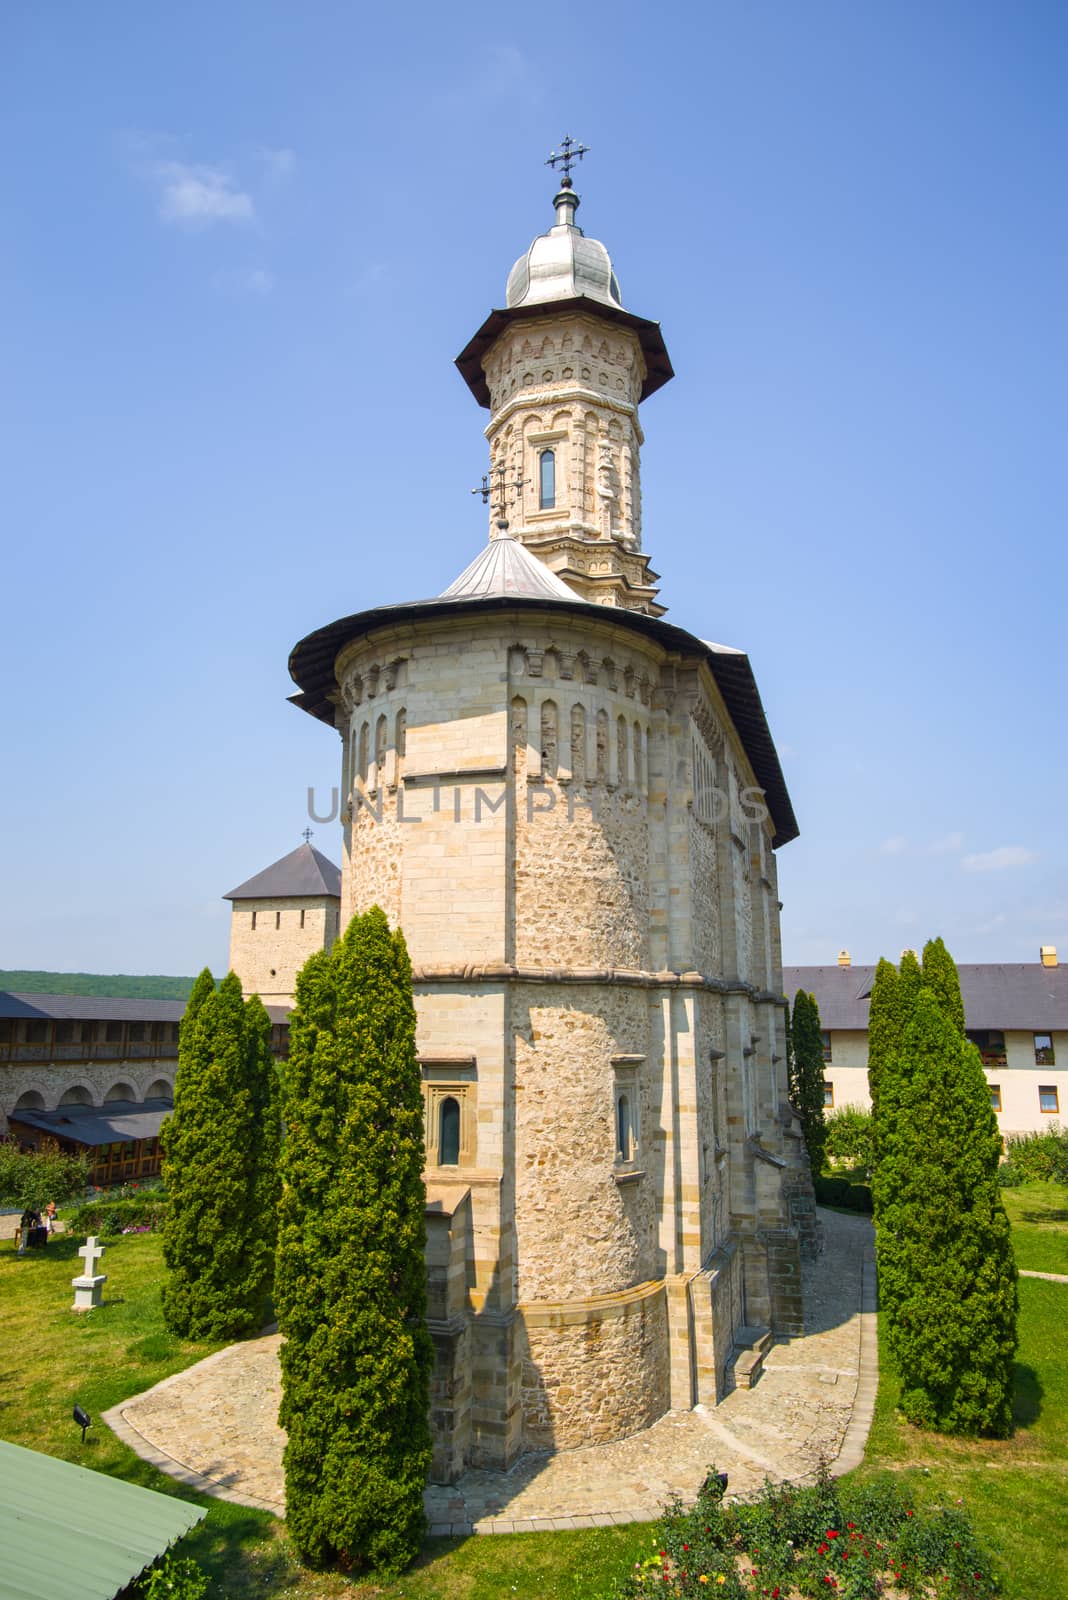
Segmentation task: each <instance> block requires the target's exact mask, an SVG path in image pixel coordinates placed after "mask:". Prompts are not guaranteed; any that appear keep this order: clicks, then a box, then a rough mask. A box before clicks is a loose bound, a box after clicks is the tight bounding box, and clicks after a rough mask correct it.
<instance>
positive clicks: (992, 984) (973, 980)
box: [783, 961, 1068, 1033]
mask: <svg viewBox="0 0 1068 1600" xmlns="http://www.w3.org/2000/svg"><path fill="white" fill-rule="evenodd" d="M957 970H958V972H959V973H960V991H961V998H962V999H963V1001H964V1020H965V1023H966V1025H967V1026H968V1027H969V1028H1000V1029H1002V1030H1003V1031H1004V1030H1005V1029H1014V1028H1015V1029H1022V1030H1024V1031H1025V1032H1036V1033H1049V1032H1051V1031H1052V1030H1054V1029H1068V967H1064V966H1058V967H1044V966H1042V965H1041V963H1040V962H1037V961H1031V962H1026V961H1020V962H994V961H991V962H972V963H967V962H966V963H964V964H962V965H961V966H959V967H958V968H957ZM874 977H875V968H874V967H838V966H834V967H784V968H783V984H784V987H785V991H786V993H787V994H788V995H789V996H790V997H791V999H792V998H793V996H794V994H795V992H796V991H797V990H798V989H804V990H805V991H806V993H808V994H814V995H815V996H816V1003H817V1005H818V1006H819V1008H820V1024H821V1026H822V1027H824V1028H827V1029H830V1030H833V1029H835V1028H839V1029H857V1028H859V1029H866V1028H867V1026H868V1003H869V997H870V995H871V986H872V980H873V979H874Z"/></svg>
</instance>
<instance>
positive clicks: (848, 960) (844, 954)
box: [838, 950, 853, 967]
mask: <svg viewBox="0 0 1068 1600" xmlns="http://www.w3.org/2000/svg"><path fill="white" fill-rule="evenodd" d="M838 965H839V966H840V967H851V966H852V965H853V958H852V956H851V955H850V954H849V951H848V950H839V952H838Z"/></svg>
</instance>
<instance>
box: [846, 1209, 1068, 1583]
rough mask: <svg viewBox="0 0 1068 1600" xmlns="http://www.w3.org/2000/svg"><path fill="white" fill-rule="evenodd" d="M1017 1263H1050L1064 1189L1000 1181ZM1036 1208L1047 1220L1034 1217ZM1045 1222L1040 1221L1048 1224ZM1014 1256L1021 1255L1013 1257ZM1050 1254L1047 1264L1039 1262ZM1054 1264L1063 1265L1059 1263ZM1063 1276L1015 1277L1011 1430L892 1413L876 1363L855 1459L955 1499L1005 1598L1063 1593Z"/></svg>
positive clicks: (1066, 1478) (1067, 1381) (1067, 1460)
mask: <svg viewBox="0 0 1068 1600" xmlns="http://www.w3.org/2000/svg"><path fill="white" fill-rule="evenodd" d="M1004 1192H1005V1197H1006V1200H1008V1199H1009V1197H1010V1196H1011V1197H1012V1199H1013V1202H1014V1203H1013V1204H1012V1206H1011V1207H1010V1209H1009V1215H1010V1218H1011V1220H1012V1222H1013V1240H1014V1243H1016V1244H1017V1258H1018V1260H1020V1264H1021V1265H1027V1266H1030V1265H1031V1264H1032V1261H1033V1262H1034V1264H1035V1270H1040V1271H1050V1272H1054V1271H1057V1270H1058V1268H1057V1266H1055V1265H1053V1264H1052V1263H1053V1262H1054V1261H1055V1260H1057V1259H1058V1258H1057V1255H1056V1250H1057V1245H1056V1242H1055V1241H1056V1240H1057V1239H1058V1238H1060V1239H1061V1241H1062V1243H1063V1233H1058V1232H1057V1230H1058V1228H1060V1229H1063V1222H1062V1223H1059V1224H1058V1222H1057V1220H1056V1219H1057V1216H1058V1213H1059V1215H1060V1217H1061V1218H1063V1217H1064V1215H1065V1209H1066V1207H1068V1190H1066V1189H1065V1188H1064V1187H1063V1186H1058V1185H1056V1184H1030V1185H1027V1186H1026V1187H1024V1188H1020V1189H1013V1190H1006V1191H1004ZM1043 1218H1048V1219H1049V1220H1047V1221H1043V1220H1042V1219H1043ZM1047 1230H1049V1231H1047ZM1021 1258H1022V1259H1021ZM1047 1263H1050V1264H1047ZM1061 1270H1066V1271H1068V1268H1063V1269H1061ZM1066 1325H1068V1284H1060V1283H1049V1282H1045V1281H1043V1280H1042V1279H1035V1278H1021V1279H1020V1321H1019V1333H1020V1348H1019V1351H1018V1353H1017V1365H1016V1400H1015V1407H1014V1410H1015V1417H1016V1432H1015V1434H1014V1435H1013V1437H1012V1438H1011V1439H1005V1440H982V1441H978V1440H975V1441H969V1440H963V1439H945V1438H941V1437H939V1435H937V1434H929V1433H921V1432H920V1431H919V1429H917V1428H913V1427H910V1426H909V1425H908V1424H906V1423H902V1422H900V1421H898V1420H897V1417H896V1416H895V1404H896V1401H897V1396H898V1393H899V1391H900V1385H899V1383H898V1381H897V1378H896V1375H895V1374H894V1373H893V1372H892V1371H891V1370H889V1367H888V1363H886V1362H885V1361H884V1362H883V1364H882V1370H881V1372H880V1376H879V1396H878V1401H877V1403H876V1411H875V1420H874V1423H873V1425H872V1431H871V1435H870V1438H869V1440H868V1449H867V1452H866V1454H865V1459H864V1465H863V1467H861V1468H860V1469H859V1472H860V1473H861V1474H867V1473H870V1472H872V1471H875V1470H877V1469H879V1468H881V1467H889V1468H891V1469H894V1470H896V1471H900V1472H902V1473H904V1474H905V1475H906V1476H907V1477H908V1478H909V1480H910V1482H911V1484H912V1487H913V1489H914V1492H915V1493H916V1494H917V1496H918V1497H922V1498H924V1499H932V1500H939V1501H941V1502H942V1503H943V1504H946V1503H948V1504H952V1503H953V1502H954V1501H956V1500H957V1499H961V1500H963V1502H964V1505H965V1508H966V1509H967V1511H968V1512H969V1514H970V1516H971V1518H972V1521H973V1523H974V1526H975V1529H976V1531H977V1533H978V1534H979V1535H980V1537H981V1538H982V1539H983V1541H984V1542H985V1544H986V1545H987V1547H988V1548H989V1549H990V1551H991V1552H992V1554H993V1555H994V1557H995V1559H996V1562H997V1566H998V1570H999V1575H1000V1577H1001V1580H1002V1583H1003V1585H1004V1592H1005V1596H1006V1600H1036V1597H1038V1596H1049V1597H1050V1600H1052V1597H1054V1596H1057V1597H1060V1596H1068V1538H1066V1536H1065V1527H1066V1523H1065V1506H1066V1505H1068V1364H1066V1362H1065V1338H1064V1331H1065V1327H1066Z"/></svg>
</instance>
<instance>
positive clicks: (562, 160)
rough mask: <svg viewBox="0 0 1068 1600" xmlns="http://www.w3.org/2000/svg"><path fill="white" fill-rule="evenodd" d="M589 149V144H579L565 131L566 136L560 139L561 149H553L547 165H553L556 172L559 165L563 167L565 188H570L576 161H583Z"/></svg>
mask: <svg viewBox="0 0 1068 1600" xmlns="http://www.w3.org/2000/svg"><path fill="white" fill-rule="evenodd" d="M589 150H590V147H589V145H588V144H577V143H576V142H575V140H574V139H572V137H571V135H570V134H569V133H565V134H564V137H563V138H562V139H561V141H560V148H559V150H554V151H553V153H552V155H551V156H550V157H549V159H548V161H547V162H546V163H545V165H546V166H547V167H552V169H553V171H554V172H555V171H556V168H557V166H558V165H559V166H561V167H563V169H564V176H563V179H562V182H563V186H564V188H565V189H570V188H571V168H572V167H573V166H574V165H575V162H576V161H581V160H582V158H583V156H585V155H588V154H589Z"/></svg>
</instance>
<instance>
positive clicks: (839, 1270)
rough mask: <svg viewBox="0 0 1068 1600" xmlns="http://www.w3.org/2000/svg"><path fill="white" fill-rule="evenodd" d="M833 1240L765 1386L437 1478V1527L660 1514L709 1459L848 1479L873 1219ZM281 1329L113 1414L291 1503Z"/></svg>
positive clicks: (860, 1425)
mask: <svg viewBox="0 0 1068 1600" xmlns="http://www.w3.org/2000/svg"><path fill="white" fill-rule="evenodd" d="M820 1215H821V1218H822V1221H823V1225H824V1229H825V1235H826V1249H825V1251H824V1254H823V1255H822V1256H821V1258H820V1260H819V1261H817V1262H812V1263H808V1264H806V1266H805V1269H804V1271H805V1289H806V1316H807V1322H806V1330H807V1331H806V1333H805V1336H804V1337H803V1338H797V1339H791V1340H789V1341H786V1342H784V1343H780V1344H776V1345H775V1346H773V1348H772V1349H771V1351H770V1352H769V1355H768V1357H767V1360H766V1362H765V1366H764V1372H763V1374H762V1376H761V1378H760V1381H759V1382H758V1383H757V1385H756V1386H755V1388H753V1389H736V1390H735V1391H734V1392H733V1393H731V1394H730V1395H728V1396H727V1398H726V1399H725V1400H724V1401H723V1403H722V1404H721V1405H719V1406H717V1407H716V1408H715V1409H714V1410H706V1409H704V1408H703V1407H698V1408H697V1409H696V1410H694V1411H673V1412H669V1413H668V1414H667V1416H665V1417H662V1418H661V1419H660V1421H659V1422H657V1423H655V1424H654V1426H653V1427H651V1428H647V1429H646V1430H645V1431H644V1432H642V1433H639V1434H634V1435H633V1436H632V1437H631V1438H629V1439H624V1440H622V1441H620V1442H619V1443H616V1444H611V1445H591V1446H589V1447H588V1448H584V1449H578V1450H567V1451H561V1452H560V1453H559V1454H556V1455H532V1456H526V1457H524V1458H523V1459H522V1460H521V1461H519V1462H518V1463H517V1464H516V1466H515V1467H513V1468H512V1470H511V1471H510V1472H507V1473H494V1472H468V1473H466V1474H465V1475H464V1477H463V1478H462V1479H461V1480H460V1482H459V1483H456V1484H450V1485H448V1486H439V1485H432V1486H431V1487H430V1488H429V1489H428V1490H427V1495H426V1503H427V1513H428V1516H429V1519H430V1525H431V1532H432V1533H442V1534H444V1533H471V1532H478V1533H511V1532H513V1531H515V1532H519V1531H522V1530H528V1529H529V1530H537V1529H543V1528H559V1527H582V1526H593V1525H603V1524H606V1523H612V1522H621V1523H622V1522H634V1521H646V1520H651V1519H652V1518H654V1517H656V1516H657V1515H658V1514H659V1512H660V1510H661V1508H662V1506H663V1504H664V1502H665V1501H666V1500H667V1499H669V1498H670V1496H671V1495H672V1494H673V1493H676V1492H677V1493H679V1494H681V1495H683V1496H684V1497H692V1496H693V1495H694V1494H695V1492H696V1490H697V1488H698V1487H699V1485H700V1483H701V1481H702V1479H703V1478H704V1476H705V1473H706V1472H707V1471H708V1469H709V1467H711V1466H715V1467H716V1468H717V1470H719V1471H725V1472H727V1473H729V1475H730V1488H731V1493H732V1494H735V1493H738V1494H743V1495H744V1494H746V1493H747V1492H749V1491H751V1490H756V1489H758V1488H759V1487H760V1485H761V1483H762V1482H763V1480H764V1478H765V1477H770V1478H773V1479H779V1478H787V1477H788V1478H793V1479H798V1478H803V1477H805V1476H806V1475H807V1474H809V1473H811V1472H813V1471H814V1470H815V1468H816V1467H817V1466H818V1464H819V1461H820V1459H821V1458H823V1459H825V1460H827V1461H830V1462H832V1463H834V1466H833V1470H834V1471H836V1472H845V1471H848V1470H849V1468H850V1467H853V1466H855V1465H856V1464H857V1463H858V1462H859V1460H860V1458H861V1456H862V1454H863V1450H864V1442H865V1440H866V1438H867V1432H868V1427H869V1425H870V1422H871V1414H872V1408H873V1406H874V1402H875V1386H876V1379H877V1370H876V1346H875V1315H874V1313H875V1285H874V1267H873V1260H872V1256H873V1249H872V1228H871V1223H870V1222H869V1221H868V1219H867V1218H864V1217H852V1216H842V1215H840V1214H838V1213H836V1212H830V1211H824V1212H821V1213H820ZM278 1344H279V1336H278V1335H277V1334H271V1335H267V1336H265V1337H262V1338H259V1339H250V1340H248V1341H246V1342H245V1343H243V1344H238V1345H231V1346H230V1347H229V1348H228V1349H226V1350H222V1351H220V1352H219V1353H218V1354H217V1355H214V1356H209V1357H208V1358H207V1359H206V1360H204V1361H201V1362H199V1363H198V1364H197V1365H196V1366H195V1367H191V1368H189V1370H188V1371H186V1372H182V1373H179V1374H177V1375H176V1376H175V1377H173V1378H168V1379H166V1380H165V1382H163V1383H161V1384H158V1385H157V1386H156V1387H155V1388H154V1389H150V1390H149V1391H148V1392H147V1394H143V1395H139V1396H137V1397H136V1398H134V1399H132V1400H128V1401H125V1402H124V1403H123V1404H122V1405H120V1406H116V1407H115V1408H114V1409H113V1410H112V1411H110V1412H109V1413H107V1415H106V1417H105V1419H104V1420H105V1421H107V1422H108V1423H109V1424H110V1426H111V1427H112V1428H114V1429H115V1431H116V1432H117V1433H118V1434H119V1435H120V1437H122V1438H124V1439H126V1440H127V1442H128V1443H130V1444H132V1445H133V1447H134V1448H135V1449H136V1450H137V1451H138V1452H139V1454H141V1455H142V1456H144V1457H145V1458H146V1459H147V1460H149V1461H152V1462H153V1463H154V1464H155V1465H157V1466H159V1467H161V1468H162V1469H163V1470H164V1471H166V1472H170V1473H171V1474H172V1475H173V1476H175V1477H177V1478H179V1479H181V1480H182V1481H184V1482H186V1483H188V1484H190V1485H191V1486H193V1487H195V1488H198V1489H200V1490H202V1491H205V1492H207V1493H213V1494H219V1495H223V1496H225V1497H226V1498H228V1499H234V1500H238V1501H240V1502H242V1503H244V1504H250V1505H257V1506H261V1507H263V1508H265V1509H267V1510H270V1511H274V1512H276V1513H277V1514H278V1515H280V1516H281V1515H282V1514H283V1512H284V1504H283V1487H282V1448H283V1445H284V1443H285V1436H284V1435H283V1433H282V1431H281V1429H280V1428H279V1427H278V1424H277V1422H276V1420H275V1417H276V1414H277V1410H278V1398H279V1377H278Z"/></svg>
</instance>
